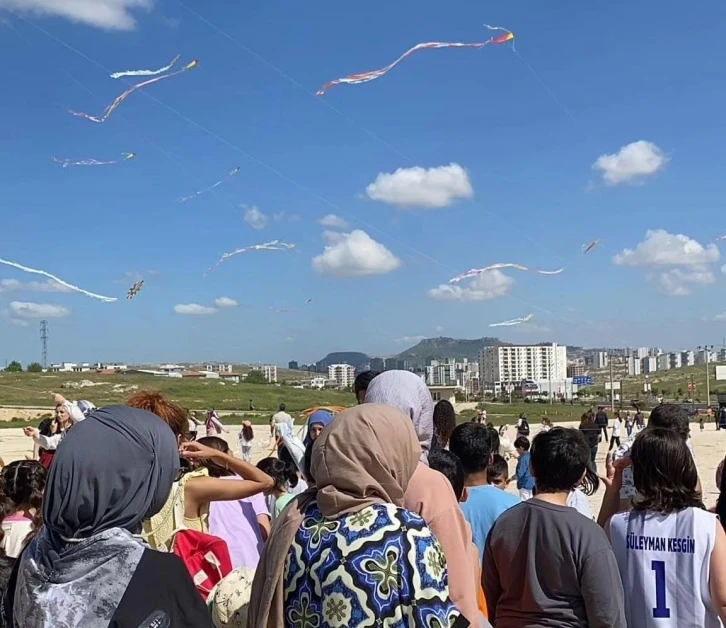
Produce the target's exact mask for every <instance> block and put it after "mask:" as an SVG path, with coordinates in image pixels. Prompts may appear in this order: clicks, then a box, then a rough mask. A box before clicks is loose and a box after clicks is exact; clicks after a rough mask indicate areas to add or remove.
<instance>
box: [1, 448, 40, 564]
mask: <svg viewBox="0 0 726 628" xmlns="http://www.w3.org/2000/svg"><path fill="white" fill-rule="evenodd" d="M45 479H46V471H45V469H44V468H43V465H41V464H40V462H37V461H35V460H23V461H19V462H11V463H10V464H9V465H8V466H7V467H5V468H4V469H3V470H2V472H1V473H0V499H1V501H0V509H1V512H2V517H3V519H2V533H1V535H0V538H1V539H2V540H1V541H0V547H1V548H2V550H3V553H4V554H5V555H6V556H9V557H10V558H17V557H18V556H20V553H21V551H22V550H23V547H25V544H26V543H27V541H28V537H29V535H32V534H34V533H35V532H36V531H37V530H38V529H39V528H40V526H41V525H42V514H43V508H42V506H43V490H44V489H45Z"/></svg>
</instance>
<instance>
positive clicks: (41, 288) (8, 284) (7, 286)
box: [0, 279, 71, 294]
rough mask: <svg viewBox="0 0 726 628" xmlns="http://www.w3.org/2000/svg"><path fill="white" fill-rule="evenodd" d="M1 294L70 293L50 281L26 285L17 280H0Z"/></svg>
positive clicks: (60, 285)
mask: <svg viewBox="0 0 726 628" xmlns="http://www.w3.org/2000/svg"><path fill="white" fill-rule="evenodd" d="M3 292H71V290H70V288H66V287H65V286H64V285H63V284H60V283H58V282H57V281H53V280H52V279H47V280H46V281H29V282H28V283H23V282H22V281H18V280H17V279H0V294H2V293H3Z"/></svg>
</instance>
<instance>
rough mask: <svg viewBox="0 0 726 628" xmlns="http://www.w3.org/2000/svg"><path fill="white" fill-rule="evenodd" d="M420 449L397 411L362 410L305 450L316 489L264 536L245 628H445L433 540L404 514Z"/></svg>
mask: <svg viewBox="0 0 726 628" xmlns="http://www.w3.org/2000/svg"><path fill="white" fill-rule="evenodd" d="M420 453H421V450H420V447H419V445H418V442H417V437H416V434H415V432H414V430H413V428H412V426H411V423H410V421H408V420H407V418H406V417H405V416H404V415H402V414H401V413H400V412H399V411H397V410H395V409H393V408H390V407H387V406H380V405H373V404H366V405H362V406H358V407H356V408H352V409H350V410H346V411H345V412H343V413H341V414H340V415H338V416H337V417H336V419H335V420H334V421H333V422H332V423H331V424H330V425H329V426H328V428H327V429H326V430H325V431H324V432H323V433H322V434H321V435H320V436H319V437H318V439H317V440H316V441H315V443H314V444H313V453H312V463H311V466H312V469H311V470H312V472H313V475H314V476H315V479H316V482H317V488H316V489H311V490H310V491H308V492H306V493H305V494H303V495H301V496H300V497H298V501H297V502H296V503H295V504H293V505H291V506H289V507H288V508H286V509H285V511H283V513H282V515H281V517H280V518H279V519H278V520H277V522H276V523H275V525H274V527H273V531H272V535H271V537H270V540H269V541H268V544H267V546H266V547H265V551H264V553H263V555H262V558H261V561H260V564H259V566H258V569H257V573H256V574H255V579H254V582H253V585H252V597H251V601H250V606H249V612H248V626H249V628H282V627H285V626H294V625H306V626H331V625H333V626H335V625H337V626H346V627H347V628H357V627H359V626H373V625H376V623H381V624H389V623H390V624H391V625H393V623H396V624H398V623H401V624H406V625H413V626H436V625H438V626H442V627H443V626H451V625H452V624H453V622H454V621H455V619H456V617H457V616H458V615H459V612H458V611H457V610H456V608H455V606H454V605H453V603H452V602H451V601H450V599H449V593H448V586H447V568H446V559H445V558H444V556H443V554H442V552H441V549H440V547H439V544H438V542H437V540H436V537H435V536H434V535H433V534H432V532H431V530H430V528H429V527H428V526H427V525H426V523H425V522H424V521H423V519H422V518H421V517H419V516H418V515H416V514H415V513H412V512H410V511H408V510H406V509H405V508H403V507H402V506H403V495H404V493H405V491H406V488H407V486H408V483H409V481H410V479H411V476H412V475H413V473H414V472H415V470H416V467H417V465H418V460H419V456H420Z"/></svg>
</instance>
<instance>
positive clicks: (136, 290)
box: [126, 279, 144, 300]
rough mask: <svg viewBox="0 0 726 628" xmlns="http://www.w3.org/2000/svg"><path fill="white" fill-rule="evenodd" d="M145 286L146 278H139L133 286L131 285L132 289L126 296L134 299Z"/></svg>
mask: <svg viewBox="0 0 726 628" xmlns="http://www.w3.org/2000/svg"><path fill="white" fill-rule="evenodd" d="M143 287H144V280H143V279H139V281H137V282H136V283H135V284H134V285H133V286H131V289H130V290H129V292H128V294H127V295H126V298H127V299H129V300H132V299H133V298H134V297H135V296H136V295H137V294H139V292H141V288H143Z"/></svg>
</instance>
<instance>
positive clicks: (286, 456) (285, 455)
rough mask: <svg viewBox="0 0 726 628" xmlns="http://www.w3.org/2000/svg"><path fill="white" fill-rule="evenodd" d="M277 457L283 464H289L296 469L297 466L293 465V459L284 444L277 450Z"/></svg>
mask: <svg viewBox="0 0 726 628" xmlns="http://www.w3.org/2000/svg"><path fill="white" fill-rule="evenodd" d="M277 457H278V458H279V459H280V460H282V461H283V462H284V463H285V464H289V465H291V466H292V467H294V468H295V469H297V464H296V463H295V458H293V457H292V454H291V453H290V452H289V451H288V449H287V447H286V446H285V445H284V444H281V445H280V446H279V447H278V448H277Z"/></svg>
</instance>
